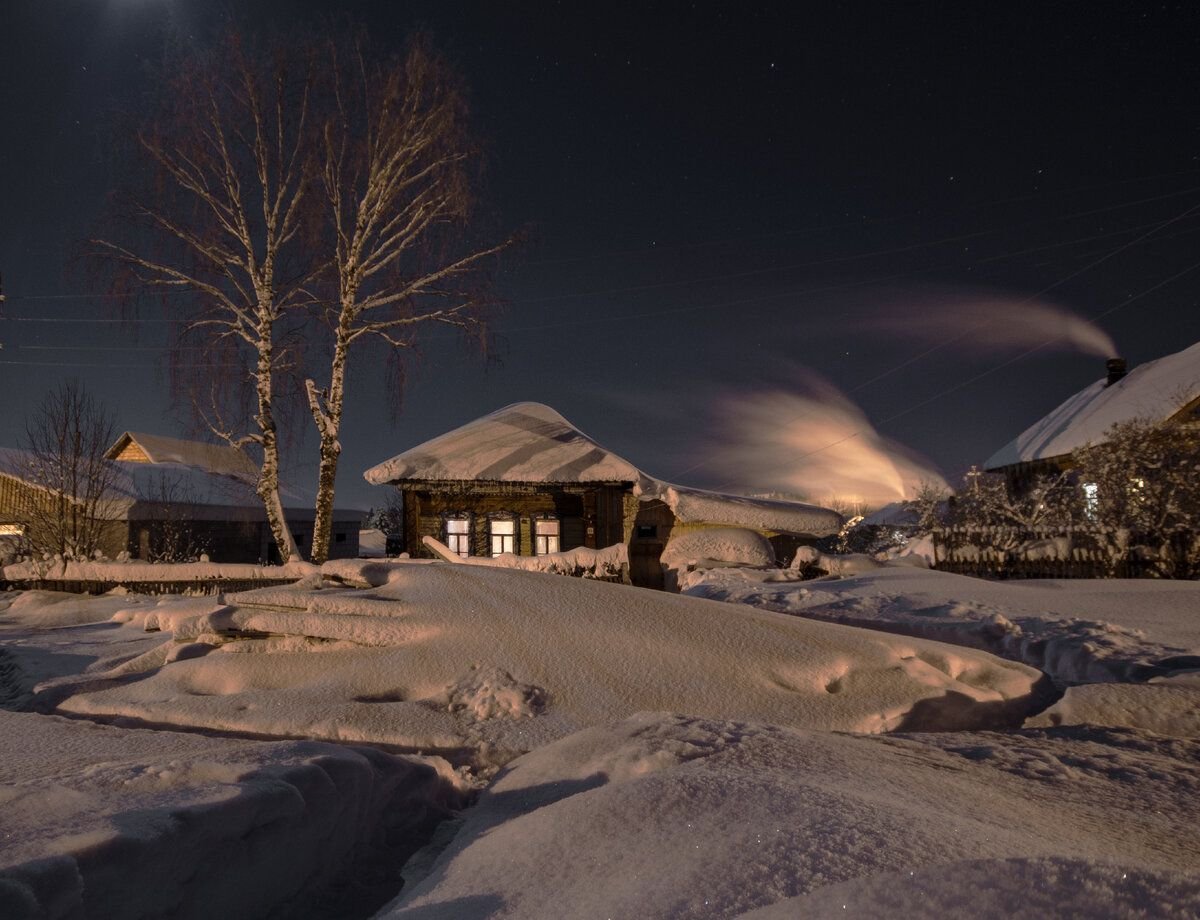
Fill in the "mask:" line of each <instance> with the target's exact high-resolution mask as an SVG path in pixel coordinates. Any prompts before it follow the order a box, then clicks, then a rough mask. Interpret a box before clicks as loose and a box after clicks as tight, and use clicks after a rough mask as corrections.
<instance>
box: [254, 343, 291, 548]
mask: <svg viewBox="0 0 1200 920" xmlns="http://www.w3.org/2000/svg"><path fill="white" fill-rule="evenodd" d="M262 325H267V323H266V321H264V323H263V324H261V325H260V328H259V334H260V336H263V335H264V331H263V329H262ZM270 335H271V332H270V327H269V325H268V326H267V329H266V331H265V340H264V341H262V342H261V344H260V346H259V352H258V365H257V373H256V375H255V377H256V386H255V392H256V395H257V398H258V415H257V416H256V419H255V420H256V421H257V422H258V428H259V433H260V435H261V441H262V452H263V457H262V470H261V472H260V473H259V476H258V486H257V488H256V491H257V492H258V497H259V498H261V499H262V503H263V509H264V510H265V511H266V514H267V523H268V524H270V526H271V534H272V535H273V536H274V537H275V545H276V546H278V547H279V559H280V561H281V562H289V561H290V560H291V559H293V558H297V559H298V558H300V552H299V548H298V547H297V546H296V540H295V538H294V537H293V536H292V531H291V528H289V527H288V524H287V519H286V517H285V516H284V513H283V501H282V499H281V498H280V496H279V434H278V432H277V431H276V429H275V414H274V412H273V411H272V408H271V357H272V355H271V352H272V348H271V341H270Z"/></svg>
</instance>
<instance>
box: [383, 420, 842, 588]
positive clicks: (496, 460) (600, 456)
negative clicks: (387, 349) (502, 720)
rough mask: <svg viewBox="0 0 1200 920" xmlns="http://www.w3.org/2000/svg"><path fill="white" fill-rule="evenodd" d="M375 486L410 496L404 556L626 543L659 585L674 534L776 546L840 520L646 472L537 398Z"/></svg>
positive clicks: (643, 574)
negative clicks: (716, 529) (739, 533)
mask: <svg viewBox="0 0 1200 920" xmlns="http://www.w3.org/2000/svg"><path fill="white" fill-rule="evenodd" d="M364 476H365V478H366V479H367V481H368V482H371V483H374V484H376V485H385V484H386V485H392V486H395V487H396V488H398V489H400V490H401V492H402V493H403V499H404V542H405V550H406V551H407V552H408V553H409V554H410V555H412V556H414V557H415V556H428V555H429V552H428V551H427V550H426V548H425V546H424V544H423V543H422V542H421V538H422V537H425V536H431V537H434V538H436V539H437V540H440V541H441V542H443V543H445V544H446V545H447V546H448V547H449V548H450V550H451V551H452V552H456V553H458V554H459V555H461V556H464V557H465V556H495V555H499V554H501V553H515V554H517V555H541V554H547V553H555V552H564V551H567V550H570V549H574V548H576V547H580V546H584V547H588V548H591V549H602V548H604V547H608V546H612V545H615V544H625V545H626V546H627V547H628V552H629V565H630V576H631V579H632V580H633V582H634V583H635V584H641V585H646V586H651V587H661V586H662V583H663V572H662V567H661V565H660V563H659V557H660V556H661V555H662V551H663V547H664V546H665V545H666V542H667V540H668V539H670V537H671V535H672V534H673V533H677V532H679V531H680V530H684V529H688V528H695V527H710V526H721V527H730V526H734V527H745V528H749V529H753V530H758V531H760V532H762V533H765V534H767V535H768V536H770V537H774V538H777V539H779V540H789V541H792V542H795V541H811V540H815V539H817V538H819V537H823V536H827V535H829V534H832V533H836V532H837V530H838V528H839V527H840V526H841V523H842V521H841V517H840V516H839V515H838V514H837V513H835V512H833V511H830V510H828V509H825V508H818V507H815V506H812V505H803V504H799V503H794V502H781V501H770V500H762V499H751V498H744V497H741V496H731V495H722V494H718V493H714V492H705V491H703V490H698V489H689V488H686V487H682V486H675V485H671V484H670V483H665V482H662V481H660V480H656V479H654V478H652V477H650V476H647V475H646V474H645V473H643V472H642V471H641V470H639V469H638V468H637V467H635V466H634V465H633V464H632V463H630V462H629V461H627V460H625V459H623V458H621V457H619V456H617V455H616V454H614V453H612V452H611V451H609V450H607V449H605V448H604V447H601V446H600V445H599V444H597V443H596V442H595V441H593V440H592V439H591V438H589V437H588V436H587V435H585V434H584V433H583V432H581V431H580V430H579V429H577V428H575V427H574V426H573V425H572V424H571V423H570V422H568V421H567V420H566V419H564V418H563V417H562V416H561V415H559V414H558V413H557V412H555V411H554V410H553V409H551V408H550V407H549V406H545V405H542V404H540V403H532V402H523V403H514V404H513V405H510V406H506V407H504V408H503V409H499V410H497V411H496V412H493V413H491V414H490V415H486V416H484V417H483V418H480V419H477V420H475V421H473V422H470V423H468V424H466V425H463V426H462V427H461V428H456V429H454V430H453V431H450V432H447V433H446V434H443V435H441V436H439V437H436V438H434V439H433V440H431V441H427V442H425V443H424V444H420V445H418V446H416V447H413V448H411V449H410V450H407V451H405V452H404V453H402V454H399V455H398V456H396V457H393V458H392V459H391V460H388V461H385V462H384V463H380V464H379V465H377V466H374V467H372V468H371V469H369V470H367V471H366V472H365V473H364Z"/></svg>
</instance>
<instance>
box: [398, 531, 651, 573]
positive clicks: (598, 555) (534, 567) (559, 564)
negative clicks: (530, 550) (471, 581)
mask: <svg viewBox="0 0 1200 920" xmlns="http://www.w3.org/2000/svg"><path fill="white" fill-rule="evenodd" d="M421 542H422V543H423V544H425V546H427V547H428V548H429V549H430V551H431V552H433V553H434V555H436V556H437V557H438V558H439V559H441V560H442V561H443V562H449V563H451V564H452V565H483V566H493V567H497V568H502V569H520V570H521V571H522V572H545V573H546V574H548V575H571V576H574V577H576V578H600V579H604V580H605V581H620V582H623V583H624V584H629V550H628V548H627V547H626V546H625V544H624V543H617V544H614V545H613V546H607V547H605V548H604V549H588V548H587V547H586V546H578V547H576V548H575V549H569V550H567V551H565V552H562V553H544V554H542V555H540V556H517V555H514V554H513V553H502V554H500V555H499V556H467V557H465V558H464V557H462V556H460V555H458V554H457V553H455V552H453V551H452V550H451V549H450V547H448V546H446V544H445V543H442V542H441V541H440V540H436V539H434V538H433V537H422V538H421Z"/></svg>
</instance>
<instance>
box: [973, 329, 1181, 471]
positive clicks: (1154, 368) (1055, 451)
mask: <svg viewBox="0 0 1200 920" xmlns="http://www.w3.org/2000/svg"><path fill="white" fill-rule="evenodd" d="M1106 383H1107V378H1105V379H1101V380H1097V381H1096V382H1095V383H1093V384H1091V385H1090V386H1087V387H1085V388H1084V389H1082V390H1080V391H1079V392H1078V393H1076V394H1075V395H1074V396H1072V397H1071V398H1070V399H1068V400H1067V401H1066V402H1064V403H1063V404H1062V405H1060V406H1059V407H1058V408H1057V409H1055V410H1054V411H1053V412H1051V413H1050V414H1049V415H1047V416H1046V417H1045V418H1043V419H1041V420H1040V421H1038V422H1036V423H1035V424H1033V425H1031V426H1030V427H1029V428H1026V429H1025V430H1024V431H1023V432H1021V433H1020V434H1019V435H1017V437H1016V439H1015V440H1013V441H1011V442H1010V443H1008V444H1005V445H1004V447H1002V448H1000V450H998V451H996V453H994V454H993V455H992V456H991V457H990V458H988V461H987V462H986V463H985V464H984V468H985V469H989V470H994V469H998V468H1000V467H1005V466H1011V465H1012V464H1015V463H1028V462H1030V461H1032V460H1046V459H1049V458H1051V457H1060V456H1062V455H1064V454H1069V453H1071V451H1073V450H1076V449H1078V448H1080V447H1083V446H1085V445H1087V444H1097V443H1100V442H1101V441H1103V440H1104V438H1105V435H1106V433H1107V432H1108V430H1109V429H1110V428H1111V427H1112V426H1113V425H1115V424H1117V423H1118V422H1127V421H1131V420H1132V419H1137V418H1145V419H1151V420H1156V421H1158V420H1163V419H1168V418H1171V417H1172V416H1174V415H1176V414H1178V413H1179V412H1181V411H1183V410H1184V409H1186V408H1187V407H1189V406H1190V405H1191V404H1192V403H1194V402H1196V401H1197V400H1200V342H1197V343H1196V344H1195V345H1192V346H1191V347H1190V348H1185V349H1184V350H1183V351H1180V352H1176V353H1175V354H1173V355H1167V356H1166V357H1165V358H1159V359H1158V360H1156V361H1149V362H1147V363H1146V364H1142V365H1140V366H1138V367H1135V368H1134V369H1133V370H1131V371H1130V372H1129V373H1128V374H1127V375H1126V376H1125V377H1122V378H1121V379H1120V380H1118V381H1117V382H1116V383H1114V384H1112V385H1111V386H1106Z"/></svg>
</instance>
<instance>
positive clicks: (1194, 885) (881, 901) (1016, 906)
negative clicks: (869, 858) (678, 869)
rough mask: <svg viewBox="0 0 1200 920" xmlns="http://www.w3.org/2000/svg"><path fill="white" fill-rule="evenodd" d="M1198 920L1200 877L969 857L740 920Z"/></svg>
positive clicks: (834, 888) (1073, 862)
mask: <svg viewBox="0 0 1200 920" xmlns="http://www.w3.org/2000/svg"><path fill="white" fill-rule="evenodd" d="M1149 906H1152V907H1153V913H1154V916H1155V917H1162V918H1179V920H1184V918H1187V917H1195V916H1197V915H1200V878H1197V877H1196V876H1194V875H1188V874H1185V873H1182V872H1164V871H1157V872H1155V871H1148V870H1145V869H1141V868H1135V867H1134V866H1131V865H1127V864H1126V865H1121V864H1115V863H1108V862H1104V863H1099V862H1092V861H1088V860H1082V859H1062V858H1048V859H971V860H964V861H962V862H954V863H950V864H948V865H944V866H927V867H923V868H921V869H919V870H909V871H907V872H886V873H883V874H882V875H877V876H874V877H872V878H869V879H855V880H854V881H852V882H842V883H841V884H839V885H829V886H827V887H825V888H821V889H819V890H817V891H815V892H813V893H812V894H809V895H803V896H801V897H798V898H789V899H788V900H786V901H778V902H776V903H775V904H772V905H771V906H770V907H763V908H760V909H759V910H752V911H750V912H749V913H747V914H742V915H741V916H740V917H739V920H795V918H797V917H834V916H852V917H911V918H928V920H939V918H942V917H997V918H999V917H1061V918H1064V920H1065V918H1068V917H1144V916H1146V915H1147V914H1146V911H1147V907H1149Z"/></svg>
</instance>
